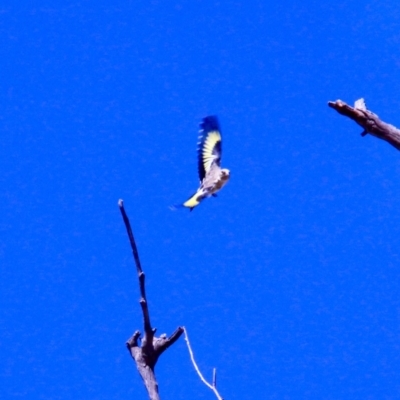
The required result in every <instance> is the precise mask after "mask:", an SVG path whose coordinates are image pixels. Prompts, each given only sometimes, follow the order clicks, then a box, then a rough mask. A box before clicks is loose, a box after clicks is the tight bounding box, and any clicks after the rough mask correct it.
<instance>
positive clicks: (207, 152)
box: [201, 131, 221, 174]
mask: <svg viewBox="0 0 400 400" xmlns="http://www.w3.org/2000/svg"><path fill="white" fill-rule="evenodd" d="M220 144H221V134H220V133H219V132H218V131H212V132H209V133H208V135H207V138H206V140H205V141H204V144H203V148H202V152H201V153H202V154H201V155H202V162H203V166H204V171H205V173H206V174H207V173H208V172H209V171H210V169H211V165H212V164H213V162H215V161H218V160H219V159H220V157H221V154H220V151H219V145H220Z"/></svg>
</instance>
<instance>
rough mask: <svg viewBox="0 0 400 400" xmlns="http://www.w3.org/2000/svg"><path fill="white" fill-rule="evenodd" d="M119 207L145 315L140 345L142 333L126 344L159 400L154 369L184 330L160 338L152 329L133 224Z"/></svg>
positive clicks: (152, 395) (153, 399)
mask: <svg viewBox="0 0 400 400" xmlns="http://www.w3.org/2000/svg"><path fill="white" fill-rule="evenodd" d="M118 206H119V209H120V211H121V214H122V218H123V220H124V223H125V227H126V231H127V233H128V237H129V242H130V244H131V248H132V253H133V258H134V260H135V264H136V271H137V275H138V279H139V289H140V301H139V302H140V306H141V308H142V314H143V327H144V335H143V338H142V340H141V343H140V344H139V339H140V335H141V333H140V332H139V331H136V332H135V333H134V334H133V335H132V337H131V338H130V339H129V340H128V341H127V342H126V347H127V348H128V350H129V352H130V354H131V356H132V358H133V359H134V360H135V362H136V367H137V369H138V371H139V374H140V376H141V377H142V379H143V382H144V385H145V386H146V389H147V393H148V395H149V398H150V400H159V399H160V396H159V394H158V384H157V380H156V376H155V374H154V368H155V366H156V363H157V360H158V358H159V357H160V355H161V354H162V353H163V352H164V351H165V350H167V349H168V347H170V346H172V345H173V344H174V343H175V342H176V341H177V340H178V339H179V337H180V336H181V335H182V333H183V328H182V327H178V328H177V329H176V330H175V332H174V333H173V334H172V335H171V336H170V337H167V335H165V334H163V335H161V336H160V337H156V336H155V333H156V328H152V327H151V322H150V313H149V306H148V303H147V298H146V287H145V275H144V272H143V270H142V266H141V265H140V259H139V253H138V250H137V247H136V243H135V238H134V236H133V232H132V228H131V224H130V222H129V219H128V216H127V215H126V212H125V209H124V202H123V200H119V201H118Z"/></svg>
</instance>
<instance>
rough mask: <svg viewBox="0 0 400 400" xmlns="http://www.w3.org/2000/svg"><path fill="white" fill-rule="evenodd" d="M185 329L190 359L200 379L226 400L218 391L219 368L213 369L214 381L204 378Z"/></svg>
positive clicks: (217, 396)
mask: <svg viewBox="0 0 400 400" xmlns="http://www.w3.org/2000/svg"><path fill="white" fill-rule="evenodd" d="M183 329H184V331H185V341H186V345H187V347H188V350H189V355H190V360H191V361H192V364H193V367H194V369H195V370H196V372H197V375H198V376H199V378H200V380H201V381H202V382H203V383H204V384H205V385H206V386H207V387H208V388H209V389H211V390H212V391H213V392H214V394H215V396H216V398H217V399H218V400H224V399H223V398H222V397H221V395H220V394H219V393H218V390H217V370H216V369H215V368H214V369H213V377H212V383H210V382H208V381H207V380H206V378H204V376H203V374H202V373H201V371H200V368H199V366H198V365H197V363H196V360H195V359H194V354H193V350H192V346H191V345H190V341H189V336H188V333H187V330H186V328H183Z"/></svg>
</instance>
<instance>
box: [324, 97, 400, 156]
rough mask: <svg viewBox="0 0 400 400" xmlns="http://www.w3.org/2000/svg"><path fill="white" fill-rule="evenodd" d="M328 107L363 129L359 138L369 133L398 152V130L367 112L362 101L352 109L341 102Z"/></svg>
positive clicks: (399, 146)
mask: <svg viewBox="0 0 400 400" xmlns="http://www.w3.org/2000/svg"><path fill="white" fill-rule="evenodd" d="M328 106H329V107H331V108H333V109H334V110H336V111H337V112H338V113H339V114H342V115H344V116H346V117H349V118H351V119H352V120H353V121H355V122H356V123H357V124H358V125H360V126H361V127H362V128H363V131H362V133H361V136H365V135H366V134H368V133H369V134H370V135H372V136H375V137H377V138H379V139H382V140H386V141H387V142H388V143H390V144H391V145H392V146H394V147H395V148H396V149H397V150H400V130H399V129H397V128H396V127H395V126H393V125H390V124H388V123H386V122H383V121H382V120H381V119H380V118H379V117H378V116H377V115H376V114H374V113H373V112H372V111H369V110H367V107H366V106H365V102H364V99H359V100H357V101H356V102H355V103H354V107H351V106H349V105H348V104H346V103H345V102H344V101H342V100H336V101H329V102H328Z"/></svg>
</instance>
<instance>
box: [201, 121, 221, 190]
mask: <svg viewBox="0 0 400 400" xmlns="http://www.w3.org/2000/svg"><path fill="white" fill-rule="evenodd" d="M200 128H201V130H200V137H199V139H200V140H199V147H198V170H199V177H200V182H202V181H203V179H204V177H205V176H206V175H207V174H208V172H209V171H210V169H211V166H212V165H213V164H214V163H215V164H217V165H218V166H220V165H221V153H222V137H221V129H220V127H219V122H218V118H217V117H216V116H215V115H210V116H208V117H205V118H204V119H203V121H202V122H201V124H200Z"/></svg>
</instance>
